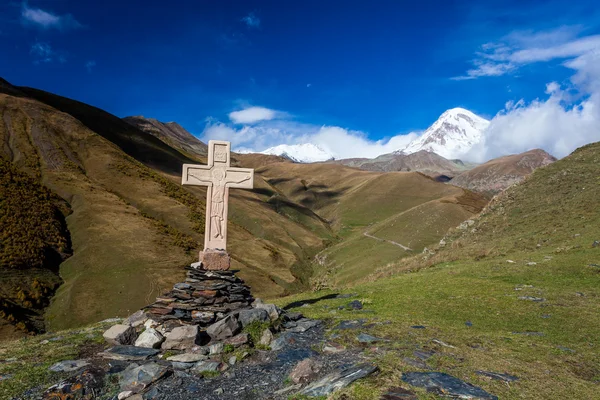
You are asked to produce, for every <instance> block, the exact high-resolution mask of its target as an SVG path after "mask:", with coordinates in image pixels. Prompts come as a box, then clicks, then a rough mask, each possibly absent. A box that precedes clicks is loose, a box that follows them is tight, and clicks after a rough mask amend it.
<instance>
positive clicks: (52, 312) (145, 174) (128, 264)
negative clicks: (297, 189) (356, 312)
mask: <svg viewBox="0 0 600 400" xmlns="http://www.w3.org/2000/svg"><path fill="white" fill-rule="evenodd" d="M36 95H39V92H37V91H36ZM38 97H40V98H51V99H52V102H53V103H58V104H62V105H63V108H64V109H67V108H68V107H67V106H65V104H66V105H73V104H75V105H77V106H79V104H80V103H77V102H72V101H70V100H67V99H62V98H59V97H58V96H54V95H49V94H44V95H39V96H38ZM82 110H83V111H82ZM76 111H77V112H79V113H80V115H84V117H86V118H91V117H90V115H92V116H93V117H94V118H100V119H101V120H99V121H98V120H92V121H89V120H88V121H87V122H88V124H87V125H89V126H100V128H101V130H103V132H104V135H99V134H97V133H96V132H94V131H92V130H91V129H89V128H88V126H86V125H85V124H83V123H82V122H80V121H79V120H77V119H76V118H74V117H73V116H72V115H70V114H68V113H65V112H58V111H57V110H56V109H55V108H53V107H51V106H49V105H47V104H43V103H41V102H39V101H37V100H34V99H31V98H22V97H14V96H10V95H6V94H0V114H1V115H2V121H3V123H2V124H0V140H1V141H2V143H6V145H5V146H4V147H3V148H2V153H1V156H2V157H3V158H4V159H5V160H9V161H11V162H12V164H13V165H14V166H15V167H17V168H18V169H20V170H22V171H25V172H27V173H28V174H29V175H30V176H31V177H32V178H34V179H38V180H39V182H41V183H43V184H44V185H45V186H46V187H48V188H50V189H51V190H52V191H53V192H55V193H57V194H58V195H59V196H60V197H61V198H63V199H65V200H66V201H67V202H68V203H69V204H70V206H71V208H72V210H73V212H72V214H71V215H69V217H68V218H67V224H68V229H69V231H70V232H71V236H72V242H73V252H74V254H73V256H72V257H71V258H70V259H68V260H67V261H66V262H64V263H63V264H62V265H61V267H60V273H61V276H62V277H63V279H64V281H65V284H64V285H63V286H61V288H60V289H59V291H58V292H57V295H56V297H55V298H54V301H53V302H52V305H51V307H50V309H49V311H48V322H49V323H50V326H51V327H68V326H76V325H80V324H83V323H87V322H91V321H96V320H98V319H102V318H106V317H109V316H114V315H125V314H127V313H128V312H129V311H130V310H133V309H137V308H139V307H140V306H143V305H145V304H146V303H147V302H148V301H150V300H151V299H152V298H153V297H155V296H156V295H157V294H159V293H161V292H162V291H163V289H164V288H166V287H168V286H169V285H171V284H172V283H174V282H176V281H178V280H179V279H181V276H182V275H183V269H182V268H181V267H182V266H183V265H185V264H187V263H189V262H191V261H194V260H195V259H197V253H196V252H197V250H198V244H199V243H201V242H202V240H203V238H202V234H203V230H204V205H205V195H206V191H205V190H203V189H202V188H195V187H191V188H189V187H186V188H183V187H181V186H180V184H179V181H180V179H181V178H180V173H181V172H180V169H181V163H182V162H184V161H186V160H187V162H193V160H190V159H187V158H186V157H184V156H183V155H181V154H180V153H178V152H177V151H175V150H173V149H171V148H170V147H168V146H167V145H165V144H164V143H163V142H161V141H160V140H158V139H156V138H154V137H153V136H150V135H148V134H146V133H143V132H140V131H138V130H137V129H136V128H134V127H132V126H130V125H129V124H126V123H125V122H123V121H121V120H120V119H118V118H116V117H114V116H111V115H110V114H108V117H107V121H106V124H104V123H103V121H102V118H104V116H105V114H106V113H104V112H103V111H101V110H98V109H94V108H93V107H89V106H85V105H84V106H82V107H77V110H76ZM74 113H76V112H75V111H74ZM76 114H77V113H76ZM105 126H108V128H106V127H105ZM122 126H125V127H126V128H125V131H124V132H121V131H120V130H119V127H122ZM107 132H108V133H107ZM106 137H109V138H116V139H115V141H116V142H117V143H118V144H120V145H121V146H123V147H124V148H126V149H128V150H129V151H130V152H131V153H132V154H134V155H136V156H139V157H140V159H142V160H144V161H146V162H147V164H148V165H157V164H158V165H159V167H158V168H159V169H158V170H153V169H151V168H149V167H147V166H145V165H144V164H142V163H140V162H138V161H137V160H136V159H134V158H132V157H130V156H128V155H127V154H125V153H124V152H123V151H122V150H121V146H117V145H115V144H117V143H111V142H110V141H109V140H107V139H106ZM145 139H149V142H145V141H144V140H145ZM156 141H158V142H159V143H158V144H157V143H156ZM136 142H139V143H141V144H140V145H139V146H138V147H139V148H140V149H141V150H139V149H138V150H136V149H135V148H133V144H134V143H136ZM154 156H157V158H158V160H159V163H156V162H155V159H154V158H153V157H154ZM180 160H181V161H180ZM175 169H179V171H178V172H177V174H172V175H171V174H164V173H163V172H162V171H164V170H167V171H170V170H175ZM270 190H271V189H270V186H269V185H268V184H266V183H265V182H264V181H263V180H262V179H261V178H260V176H258V177H257V179H256V190H255V191H242V190H239V191H232V196H231V200H230V215H231V221H230V225H229V232H230V244H229V245H230V251H231V253H232V256H233V258H234V260H235V261H234V267H235V268H238V269H241V272H240V274H241V276H243V277H244V278H245V279H246V280H247V281H248V282H249V283H250V284H251V285H252V286H253V289H254V290H255V293H256V294H257V295H263V296H264V295H269V296H273V295H278V294H282V293H284V292H285V291H286V290H293V288H295V287H297V286H298V285H302V283H301V282H300V281H299V280H298V279H299V278H298V277H300V276H302V274H303V273H304V272H303V271H304V269H305V268H303V267H302V265H305V264H306V263H307V260H309V259H310V257H311V256H312V254H314V253H315V252H316V251H318V250H320V249H321V248H322V247H323V244H324V240H326V239H328V238H330V237H331V231H330V230H329V227H328V226H327V224H326V223H324V222H323V221H322V220H321V219H320V218H319V217H318V216H316V215H315V214H314V213H312V212H311V211H310V210H308V209H306V208H305V207H302V206H301V205H298V204H295V203H293V202H292V201H289V200H286V201H285V204H283V205H279V204H274V203H273V202H269V201H268V200H269V198H270V197H271V191H270ZM2 268H5V266H4V265H3V266H2ZM292 269H293V270H294V271H296V272H293V273H292V272H291V270H292ZM294 274H296V275H294Z"/></svg>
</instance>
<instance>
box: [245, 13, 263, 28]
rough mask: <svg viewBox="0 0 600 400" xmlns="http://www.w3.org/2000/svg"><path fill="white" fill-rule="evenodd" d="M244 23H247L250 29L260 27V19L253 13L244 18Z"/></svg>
mask: <svg viewBox="0 0 600 400" xmlns="http://www.w3.org/2000/svg"><path fill="white" fill-rule="evenodd" d="M242 22H243V23H245V24H246V25H247V26H248V28H259V27H260V18H258V17H257V16H256V14H254V13H253V12H251V13H248V15H246V16H245V17H244V18H242Z"/></svg>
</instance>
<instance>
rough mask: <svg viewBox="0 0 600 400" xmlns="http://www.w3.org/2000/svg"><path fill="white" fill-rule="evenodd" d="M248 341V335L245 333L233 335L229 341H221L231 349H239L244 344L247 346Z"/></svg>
mask: <svg viewBox="0 0 600 400" xmlns="http://www.w3.org/2000/svg"><path fill="white" fill-rule="evenodd" d="M249 341H250V335H248V334H247V333H240V334H238V335H235V336H234V337H231V338H229V339H225V340H224V341H223V343H224V344H230V345H232V346H233V347H240V346H243V345H245V344H248V342H249Z"/></svg>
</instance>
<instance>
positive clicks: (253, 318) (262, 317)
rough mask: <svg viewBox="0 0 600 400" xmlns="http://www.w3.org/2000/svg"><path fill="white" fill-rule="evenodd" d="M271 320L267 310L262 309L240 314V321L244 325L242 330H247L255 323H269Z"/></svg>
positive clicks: (253, 309) (244, 311)
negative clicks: (246, 328)
mask: <svg viewBox="0 0 600 400" xmlns="http://www.w3.org/2000/svg"><path fill="white" fill-rule="evenodd" d="M269 319H270V318H269V313H268V312H267V310H265V309H262V308H252V309H249V310H241V311H240V312H239V313H238V320H239V321H240V323H241V324H242V328H245V327H246V326H248V325H250V324H251V323H253V322H257V321H258V322H267V321H269Z"/></svg>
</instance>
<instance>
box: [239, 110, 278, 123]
mask: <svg viewBox="0 0 600 400" xmlns="http://www.w3.org/2000/svg"><path fill="white" fill-rule="evenodd" d="M276 117H277V111H275V110H271V109H269V108H265V107H247V108H245V109H243V110H239V111H233V112H231V113H229V119H231V121H233V123H235V124H252V123H255V122H258V121H265V120H271V119H274V118H276Z"/></svg>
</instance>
